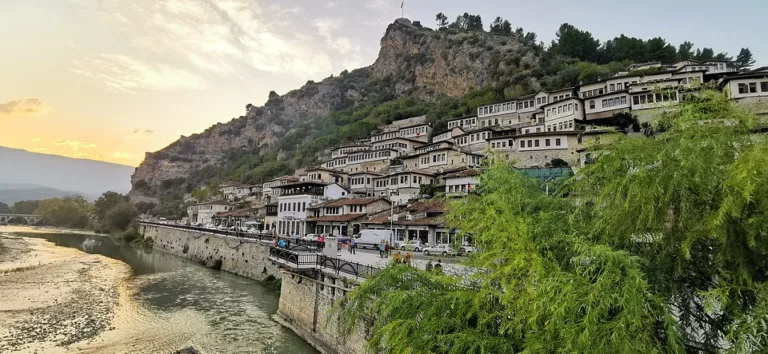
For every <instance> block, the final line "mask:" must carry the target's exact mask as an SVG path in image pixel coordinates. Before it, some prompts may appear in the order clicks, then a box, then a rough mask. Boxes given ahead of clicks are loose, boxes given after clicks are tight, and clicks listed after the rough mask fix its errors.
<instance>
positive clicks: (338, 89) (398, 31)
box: [131, 19, 538, 198]
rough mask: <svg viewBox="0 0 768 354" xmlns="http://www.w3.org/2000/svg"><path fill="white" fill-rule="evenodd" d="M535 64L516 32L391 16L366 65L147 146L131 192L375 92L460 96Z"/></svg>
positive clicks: (270, 139) (269, 140)
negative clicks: (433, 25) (162, 144)
mask: <svg viewBox="0 0 768 354" xmlns="http://www.w3.org/2000/svg"><path fill="white" fill-rule="evenodd" d="M537 65H538V58H537V57H536V56H534V53H533V51H532V50H528V48H527V47H526V46H525V45H524V44H523V43H522V42H521V41H520V40H519V39H517V38H515V37H497V36H492V35H490V34H488V33H485V32H470V31H458V30H455V29H447V30H440V31H434V30H431V29H427V28H422V27H421V26H420V25H414V24H412V23H411V22H410V21H408V20H407V19H398V20H397V21H396V22H395V23H392V24H390V25H389V26H388V27H387V31H386V33H385V35H384V37H383V38H382V39H381V50H380V52H379V56H378V58H377V60H376V61H375V63H374V64H373V65H372V66H370V67H365V68H361V69H357V70H354V71H352V72H350V73H346V72H345V73H342V75H341V76H337V77H329V78H326V79H325V80H323V81H322V82H319V83H315V82H311V81H310V82H308V83H307V84H306V85H304V86H303V87H301V88H300V89H297V90H294V91H290V92H288V93H287V94H285V95H283V96H277V95H274V96H271V98H270V99H269V100H268V101H267V103H266V104H265V105H264V106H263V107H255V106H249V107H248V108H247V113H246V114H245V115H244V116H242V117H240V118H235V119H233V120H232V121H230V122H228V123H224V124H217V125H215V126H213V127H211V128H209V129H207V130H206V131H204V132H203V133H200V134H195V135H192V136H190V137H181V138H180V139H179V140H178V141H176V142H174V143H172V144H171V145H169V146H168V147H166V148H164V149H162V150H160V151H157V152H154V153H148V154H147V156H146V157H145V160H144V162H143V163H142V164H141V165H140V166H139V167H138V168H137V169H136V171H135V173H134V174H133V176H132V177H131V184H132V186H133V189H132V190H131V195H132V196H134V197H137V198H141V197H144V196H147V194H149V193H145V192H146V191H150V190H152V188H155V187H157V186H161V185H162V184H163V183H169V182H173V181H174V180H180V179H182V178H186V177H187V176H189V174H190V173H191V172H193V171H196V170H200V169H202V168H204V167H206V166H210V165H217V164H221V163H222V160H223V159H224V157H225V156H226V154H227V153H229V152H232V151H237V150H238V149H252V148H254V147H261V148H264V147H268V146H270V145H272V144H274V143H275V142H276V141H278V140H279V139H280V138H281V137H283V136H285V134H287V133H289V132H290V130H291V129H294V127H296V126H297V125H299V124H300V123H303V122H308V121H309V120H310V119H311V118H313V117H316V116H323V115H326V114H328V113H329V112H330V111H331V110H333V109H343V108H347V107H353V106H357V105H361V104H365V103H366V102H381V101H382V98H381V97H382V96H385V97H387V99H392V98H401V97H405V96H408V95H412V96H415V97H419V98H421V99H424V100H430V99H432V98H433V97H435V96H436V95H441V94H445V95H449V96H454V97H459V96H461V95H463V94H465V93H467V92H468V91H469V90H471V89H472V88H474V87H478V86H482V85H485V84H489V83H494V82H498V81H500V80H501V79H502V78H504V77H505V73H509V72H511V71H514V70H519V69H521V68H528V67H531V68H532V67H535V66H537ZM372 82H373V83H377V84H378V86H377V87H378V90H379V91H381V90H387V91H388V92H386V94H385V95H382V94H381V92H378V93H376V94H374V93H371V90H370V89H369V88H368V87H369V86H368V85H370V83H372ZM374 96H375V97H374Z"/></svg>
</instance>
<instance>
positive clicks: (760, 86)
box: [720, 66, 768, 100]
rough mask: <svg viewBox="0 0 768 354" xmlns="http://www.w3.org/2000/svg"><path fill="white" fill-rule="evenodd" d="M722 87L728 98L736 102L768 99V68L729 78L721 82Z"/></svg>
mask: <svg viewBox="0 0 768 354" xmlns="http://www.w3.org/2000/svg"><path fill="white" fill-rule="evenodd" d="M720 85H721V86H722V87H723V90H724V91H725V94H726V95H727V96H728V98H731V99H734V100H743V99H747V98H758V97H768V66H766V67H762V68H757V69H755V70H751V71H747V72H745V73H742V74H739V75H733V76H727V77H725V78H723V79H722V80H720Z"/></svg>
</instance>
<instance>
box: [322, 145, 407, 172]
mask: <svg viewBox="0 0 768 354" xmlns="http://www.w3.org/2000/svg"><path fill="white" fill-rule="evenodd" d="M397 156H398V152H397V151H396V150H393V149H384V150H375V151H360V152H353V153H350V154H349V155H348V156H347V157H340V158H336V159H333V160H329V161H326V162H323V164H322V165H321V166H322V167H324V168H332V169H339V168H343V167H346V166H348V165H355V164H361V163H366V162H374V161H388V160H391V159H394V158H395V157H397Z"/></svg>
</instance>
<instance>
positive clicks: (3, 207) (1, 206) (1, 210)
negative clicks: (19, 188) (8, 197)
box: [0, 202, 11, 213]
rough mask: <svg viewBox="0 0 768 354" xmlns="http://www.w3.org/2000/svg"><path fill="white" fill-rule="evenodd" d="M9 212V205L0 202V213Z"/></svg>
mask: <svg viewBox="0 0 768 354" xmlns="http://www.w3.org/2000/svg"><path fill="white" fill-rule="evenodd" d="M10 212H11V207H9V206H8V204H5V203H3V202H0V213H10Z"/></svg>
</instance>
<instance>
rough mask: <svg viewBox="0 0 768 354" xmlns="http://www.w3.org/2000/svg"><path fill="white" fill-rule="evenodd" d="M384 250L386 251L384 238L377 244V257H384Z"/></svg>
mask: <svg viewBox="0 0 768 354" xmlns="http://www.w3.org/2000/svg"><path fill="white" fill-rule="evenodd" d="M386 251H387V248H386V246H385V245H384V240H382V241H381V243H380V244H379V258H384V255H385V254H386Z"/></svg>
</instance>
